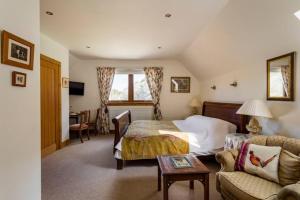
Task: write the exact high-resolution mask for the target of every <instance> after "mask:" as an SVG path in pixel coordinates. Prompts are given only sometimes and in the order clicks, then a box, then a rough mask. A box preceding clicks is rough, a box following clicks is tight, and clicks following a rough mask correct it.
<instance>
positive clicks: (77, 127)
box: [70, 124, 88, 130]
mask: <svg viewBox="0 0 300 200" xmlns="http://www.w3.org/2000/svg"><path fill="white" fill-rule="evenodd" d="M79 127H80V124H72V125H70V129H71V130H78V129H79ZM86 128H88V125H86V124H82V129H86Z"/></svg>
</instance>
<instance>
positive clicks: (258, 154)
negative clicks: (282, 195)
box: [235, 142, 281, 183]
mask: <svg viewBox="0 0 300 200" xmlns="http://www.w3.org/2000/svg"><path fill="white" fill-rule="evenodd" d="M280 152H281V147H269V146H262V145H256V144H249V143H247V142H245V143H243V144H242V147H241V149H240V153H239V156H238V159H237V161H236V167H235V168H236V170H240V171H245V172H247V173H250V174H255V175H257V176H260V177H262V178H265V179H268V180H270V181H274V182H276V183H279V179H278V165H279V157H280Z"/></svg>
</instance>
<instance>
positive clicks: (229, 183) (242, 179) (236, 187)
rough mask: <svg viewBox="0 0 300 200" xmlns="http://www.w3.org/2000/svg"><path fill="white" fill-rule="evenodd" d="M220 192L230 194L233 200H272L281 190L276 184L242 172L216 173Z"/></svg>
mask: <svg viewBox="0 0 300 200" xmlns="http://www.w3.org/2000/svg"><path fill="white" fill-rule="evenodd" d="M217 174H218V177H219V181H220V185H221V190H222V191H227V193H231V194H232V195H233V196H234V197H235V199H241V200H246V199H247V200H257V199H273V197H275V196H276V195H277V194H278V192H279V191H280V190H281V188H282V187H281V186H280V185H279V184H277V183H274V182H271V181H268V180H265V179H262V178H259V177H257V176H253V175H250V174H247V173H244V172H218V173H217Z"/></svg>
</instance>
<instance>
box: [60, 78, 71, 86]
mask: <svg viewBox="0 0 300 200" xmlns="http://www.w3.org/2000/svg"><path fill="white" fill-rule="evenodd" d="M69 82H70V79H69V78H66V77H62V80H61V85H62V87H63V88H69Z"/></svg>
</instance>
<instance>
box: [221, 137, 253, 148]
mask: <svg viewBox="0 0 300 200" xmlns="http://www.w3.org/2000/svg"><path fill="white" fill-rule="evenodd" d="M250 137H251V135H250V134H244V133H230V134H228V135H226V138H225V144H224V149H225V150H226V149H240V147H241V145H242V143H243V142H244V141H245V140H247V139H249V138H250Z"/></svg>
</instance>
